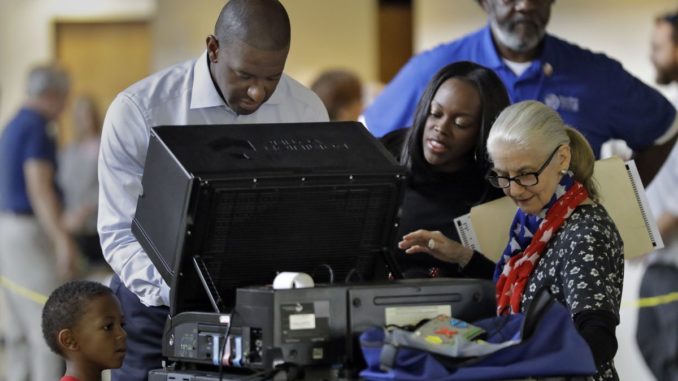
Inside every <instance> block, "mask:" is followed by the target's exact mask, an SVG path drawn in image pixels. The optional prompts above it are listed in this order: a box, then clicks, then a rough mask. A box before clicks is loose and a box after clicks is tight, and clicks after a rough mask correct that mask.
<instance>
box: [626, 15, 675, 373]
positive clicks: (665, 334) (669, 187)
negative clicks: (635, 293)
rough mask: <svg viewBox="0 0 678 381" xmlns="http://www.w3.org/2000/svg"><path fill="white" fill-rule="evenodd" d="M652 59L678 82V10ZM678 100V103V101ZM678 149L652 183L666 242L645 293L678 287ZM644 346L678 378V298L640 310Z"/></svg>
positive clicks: (658, 37)
mask: <svg viewBox="0 0 678 381" xmlns="http://www.w3.org/2000/svg"><path fill="white" fill-rule="evenodd" d="M650 57H651V61H652V64H653V65H654V67H655V70H656V77H655V78H656V82H657V83H658V84H660V85H669V84H674V85H675V84H677V83H678V13H671V14H667V15H664V16H661V17H658V18H657V19H656V20H655V24H654V32H653V34H652V50H651V55H650ZM674 104H675V103H674ZM676 189H678V149H676V147H674V148H673V150H672V151H671V154H670V155H669V158H668V159H667V160H666V163H665V164H664V166H663V167H662V168H661V170H660V171H659V173H657V176H656V177H655V179H654V181H652V183H651V184H650V186H649V187H648V188H647V198H648V202H649V204H650V210H651V211H652V213H653V215H654V217H655V218H656V219H657V225H658V227H659V233H660V234H661V236H662V239H663V240H664V245H665V247H664V248H663V249H660V250H657V251H655V252H654V253H652V254H651V255H650V256H649V258H648V266H647V268H646V270H645V274H643V278H642V281H641V284H640V297H641V298H652V297H657V296H660V295H667V294H671V293H675V292H678V192H676ZM637 324H638V326H637V330H636V341H637V343H638V349H639V350H640V352H641V353H642V355H643V359H645V363H646V364H647V365H648V367H649V368H650V370H651V371H652V374H654V376H655V377H656V378H657V380H662V381H663V380H678V303H676V302H675V301H673V302H668V303H667V302H663V303H660V304H658V305H650V306H641V307H640V308H639V310H638V323H637Z"/></svg>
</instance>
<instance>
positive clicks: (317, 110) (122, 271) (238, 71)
mask: <svg viewBox="0 0 678 381" xmlns="http://www.w3.org/2000/svg"><path fill="white" fill-rule="evenodd" d="M206 46H207V49H206V51H205V52H204V53H203V54H202V55H201V56H200V57H199V58H198V59H197V60H195V61H191V62H186V63H183V64H178V65H175V66H172V67H170V68H168V69H166V70H163V71H161V72H158V73H156V74H153V75H151V76H150V77H148V78H146V79H143V80H141V81H140V82H138V83H136V84H134V85H132V86H131V87H129V88H128V89H126V90H124V91H123V92H121V93H120V94H119V95H118V96H117V97H116V98H115V100H114V101H113V103H112V104H111V106H110V108H109V109H108V112H107V114H106V119H105V120H104V128H103V134H102V141H101V152H100V156H99V183H100V193H99V204H100V207H99V218H98V230H99V235H100V237H101V245H102V248H103V252H104V256H105V258H106V260H107V261H108V263H109V264H110V265H111V267H112V268H113V270H114V271H115V273H116V274H117V276H116V277H114V279H113V281H112V284H111V287H112V288H113V289H114V291H115V292H116V295H117V296H118V298H119V299H120V300H121V303H122V307H123V311H124V313H125V319H126V321H127V325H126V329H127V331H128V338H127V355H126V357H125V361H124V364H123V367H122V368H121V369H119V370H115V371H113V373H112V380H113V381H118V380H125V381H136V380H145V379H146V377H147V373H148V371H149V370H150V369H155V368H159V367H161V338H162V330H163V326H164V322H165V319H166V317H167V314H168V308H167V306H168V305H169V287H168V286H167V284H165V282H164V281H163V280H162V278H161V276H160V273H159V272H158V270H157V269H156V268H155V267H154V265H153V264H152V262H151V260H150V258H149V257H148V255H147V254H146V253H145V252H144V251H143V249H142V248H141V246H140V244H139V242H137V240H136V239H135V238H134V236H133V234H132V232H131V222H132V219H133V217H134V213H135V209H136V202H137V197H138V196H139V194H140V193H141V190H142V189H141V178H142V175H143V171H144V163H145V160H146V150H147V147H148V142H149V135H150V129H151V127H154V126H159V125H191V124H235V123H285V122H322V121H327V120H328V116H327V111H326V110H325V108H324V106H323V105H322V102H321V101H320V99H319V98H318V97H317V96H316V95H315V94H314V93H312V92H311V91H310V90H308V89H306V88H305V87H303V86H302V85H301V84H299V83H298V82H296V81H295V80H293V79H292V78H290V77H288V76H287V75H285V74H284V73H283V69H284V67H285V61H286V59H287V54H288V52H289V46H290V23H289V17H288V15H287V12H286V11H285V8H284V7H283V6H282V4H280V3H279V2H278V1H277V0H231V1H229V2H228V3H227V4H226V5H225V6H224V8H223V9H222V10H221V13H220V15H219V19H218V20H217V22H216V26H215V30H214V35H209V36H207V39H206ZM187 128H190V127H187Z"/></svg>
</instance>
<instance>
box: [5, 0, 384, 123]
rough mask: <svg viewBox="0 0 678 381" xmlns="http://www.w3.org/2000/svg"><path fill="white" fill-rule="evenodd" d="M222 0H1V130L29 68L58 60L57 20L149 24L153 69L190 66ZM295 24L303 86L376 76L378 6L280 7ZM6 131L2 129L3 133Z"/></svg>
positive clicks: (338, 0) (291, 70) (290, 67)
mask: <svg viewBox="0 0 678 381" xmlns="http://www.w3.org/2000/svg"><path fill="white" fill-rule="evenodd" d="M223 4H224V2H223V1H222V0H193V1H190V2H188V1H185V0H58V1H55V0H31V1H26V0H0V126H4V124H5V123H6V121H7V119H8V118H10V117H11V116H12V115H13V113H14V112H15V110H16V108H17V107H18V106H19V105H20V103H21V101H22V99H23V94H24V92H23V86H24V79H25V74H26V72H27V70H28V68H29V67H30V66H31V65H32V64H33V63H35V62H40V61H46V60H48V59H50V58H51V57H52V56H53V50H54V46H53V35H52V33H53V30H52V28H53V22H54V20H57V19H69V20H70V19H76V20H83V21H93V20H113V19H115V20H124V19H133V20H138V19H150V20H151V21H152V25H153V40H154V44H153V45H154V48H153V49H154V50H153V67H154V68H155V69H161V68H164V67H167V66H170V65H172V64H174V63H177V62H181V61H184V60H187V59H193V58H195V57H196V56H198V55H199V54H200V53H201V52H202V51H203V49H204V46H205V37H206V36H207V35H208V34H210V33H212V31H213V29H214V22H215V21H216V19H217V16H218V14H219V10H220V9H221V7H222V5H223ZM283 4H285V7H286V8H287V11H288V13H289V14H290V19H291V21H292V48H291V51H290V56H289V58H288V61H287V66H286V72H287V73H288V74H290V75H292V76H293V77H294V78H296V79H298V80H300V81H301V82H302V83H305V84H309V83H310V81H312V80H313V78H315V76H316V75H317V74H318V73H319V72H320V71H322V70H324V69H327V68H336V67H342V68H348V69H352V70H354V71H356V72H357V73H358V74H359V75H360V76H361V77H362V78H363V79H365V80H367V81H371V80H374V79H375V78H376V77H377V73H376V70H377V49H376V44H377V38H376V22H375V21H376V14H377V0H283ZM1 128H2V127H0V129H1Z"/></svg>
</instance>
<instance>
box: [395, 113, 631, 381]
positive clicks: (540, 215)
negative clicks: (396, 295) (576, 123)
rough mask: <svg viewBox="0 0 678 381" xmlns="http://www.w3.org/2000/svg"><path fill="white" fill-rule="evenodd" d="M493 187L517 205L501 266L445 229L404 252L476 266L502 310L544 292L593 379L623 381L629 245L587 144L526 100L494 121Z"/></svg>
mask: <svg viewBox="0 0 678 381" xmlns="http://www.w3.org/2000/svg"><path fill="white" fill-rule="evenodd" d="M487 150H488V154H489V157H490V160H491V162H492V168H491V170H490V172H489V174H488V176H487V180H488V181H489V182H490V184H492V185H493V186H495V187H497V188H501V189H502V190H503V191H504V193H505V194H506V195H507V196H509V197H510V198H511V199H512V200H513V201H514V202H515V203H516V205H517V206H518V210H517V212H516V216H515V218H514V220H513V223H512V225H511V227H510V231H509V241H508V244H507V246H506V249H505V250H504V252H503V255H502V257H501V259H500V260H499V263H497V264H494V263H493V262H492V261H490V260H489V259H487V258H486V257H484V256H483V255H482V254H480V253H478V252H474V251H473V250H471V249H468V248H465V247H463V246H461V245H460V244H459V243H458V242H456V241H453V240H450V239H449V238H447V237H445V236H444V235H443V234H441V233H440V232H431V231H426V230H418V231H415V232H413V233H410V234H408V235H406V236H405V237H404V238H403V240H402V241H401V242H400V243H399V247H400V248H401V249H403V250H405V252H406V253H408V254H413V253H428V254H430V255H432V256H433V257H435V258H437V259H439V260H442V261H446V262H450V263H457V264H460V265H461V266H463V267H464V268H465V269H467V268H470V267H473V268H474V269H473V272H474V273H478V272H479V269H484V271H482V272H483V273H484V274H485V275H486V277H487V278H490V277H493V279H494V280H495V282H496V285H497V309H498V310H497V312H498V313H499V314H507V313H518V312H523V311H525V310H526V309H527V307H528V306H529V304H530V302H531V301H532V299H533V297H534V295H535V294H536V292H537V291H538V290H540V289H541V288H544V287H548V289H549V290H550V291H551V293H552V294H553V295H554V296H555V297H556V299H557V300H559V301H560V302H561V303H562V304H563V305H565V306H567V307H568V309H569V310H570V312H571V314H572V318H573V319H574V322H575V325H576V326H577V329H578V331H579V333H580V334H581V335H582V337H584V339H585V340H586V342H587V343H588V344H589V346H590V348H591V351H592V353H593V357H594V359H595V361H596V365H597V367H598V374H597V375H596V376H595V379H596V380H617V379H618V376H617V373H616V371H615V369H614V365H613V362H612V359H613V358H614V355H615V353H616V351H617V341H616V337H615V327H616V325H617V324H618V323H619V305H620V301H621V291H622V282H623V274H624V262H623V243H622V240H621V237H620V236H619V233H618V231H617V229H616V227H615V224H614V222H613V221H612V219H611V218H610V216H609V215H608V213H607V211H606V210H605V209H604V208H603V207H602V206H601V205H600V204H598V203H597V202H596V201H597V192H596V187H595V184H594V182H593V179H592V175H593V164H594V156H593V152H592V150H591V147H590V146H589V144H588V142H587V141H586V140H585V138H584V137H583V136H582V135H581V134H580V133H579V132H577V131H576V130H574V129H572V128H570V127H567V126H566V125H565V124H564V123H563V120H562V119H561V118H560V116H559V115H558V114H557V113H556V112H555V111H554V110H552V109H551V108H549V107H547V106H546V105H544V104H542V103H539V102H536V101H525V102H520V103H517V104H514V105H512V106H509V107H508V108H506V109H505V110H504V111H503V112H502V113H501V114H500V115H499V117H498V118H497V120H496V121H495V123H494V124H493V126H492V128H491V130H490V133H489V136H488V140H487Z"/></svg>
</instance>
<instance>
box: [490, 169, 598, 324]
mask: <svg viewBox="0 0 678 381" xmlns="http://www.w3.org/2000/svg"><path fill="white" fill-rule="evenodd" d="M587 198H588V192H587V191H586V188H584V187H583V186H582V185H581V184H580V183H579V182H577V181H576V180H574V178H573V177H572V174H571V172H568V173H567V174H565V175H563V178H562V179H561V180H560V184H559V185H558V186H557V187H556V192H555V193H554V194H553V196H552V197H551V200H550V201H549V202H548V203H547V204H546V206H545V207H544V209H542V211H541V212H540V213H539V215H528V214H525V213H524V212H523V211H522V210H521V209H518V211H517V212H516V216H515V217H514V219H513V223H512V224H511V231H510V233H509V243H508V245H507V246H506V249H504V253H503V254H502V256H501V258H500V259H499V262H498V263H497V267H496V268H495V272H494V279H495V282H496V283H497V288H496V292H497V314H498V315H501V314H509V313H511V314H514V313H518V312H520V303H521V299H522V296H523V292H524V290H525V285H526V284H527V281H528V279H529V277H530V275H531V274H532V271H533V270H534V268H535V267H536V266H537V263H538V262H539V258H540V257H541V254H542V252H543V251H544V248H546V245H547V244H548V242H549V240H550V239H551V237H553V236H554V235H555V234H556V232H557V231H558V229H559V228H560V226H561V225H562V224H563V222H565V220H566V219H567V218H568V217H570V214H572V212H573V211H574V209H575V208H576V207H577V206H578V205H579V204H581V203H582V202H583V201H584V200H586V199H587Z"/></svg>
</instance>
